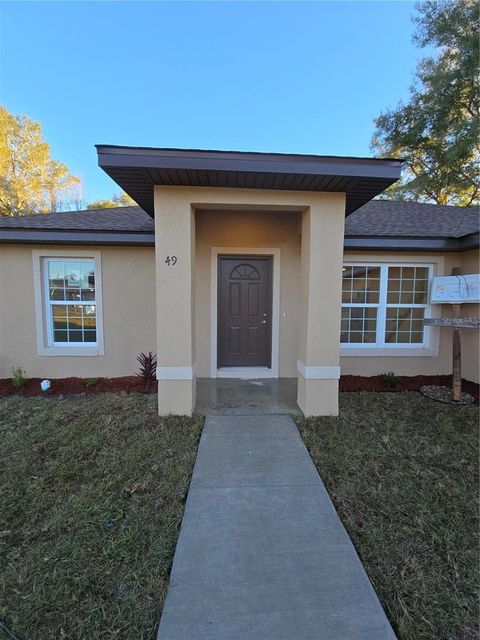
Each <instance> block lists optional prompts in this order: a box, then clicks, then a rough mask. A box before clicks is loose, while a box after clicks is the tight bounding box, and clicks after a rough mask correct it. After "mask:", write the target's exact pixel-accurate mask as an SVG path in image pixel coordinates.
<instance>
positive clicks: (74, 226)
mask: <svg viewBox="0 0 480 640" xmlns="http://www.w3.org/2000/svg"><path fill="white" fill-rule="evenodd" d="M0 228H4V229H11V230H14V229H18V230H27V229H28V230H32V231H33V230H36V231H45V232H48V231H70V232H72V231H73V232H74V231H79V232H82V233H83V234H84V233H88V232H114V233H115V232H117V233H130V232H131V233H154V231H155V223H154V221H153V220H152V218H151V217H150V216H149V215H148V214H147V213H146V212H145V211H144V210H143V209H141V208H140V207H116V208H113V209H90V210H84V211H69V212H65V213H48V214H44V215H34V216H19V217H15V218H9V217H0ZM479 229H480V219H479V209H478V208H477V207H451V206H442V205H436V204H421V203H416V202H399V201H391V200H372V201H371V202H368V203H367V204H365V205H363V207H361V208H360V209H358V210H357V211H355V212H354V213H352V214H351V215H350V216H348V217H347V219H346V224H345V236H347V237H373V238H375V237H398V238H408V237H416V238H434V237H435V238H461V237H462V236H465V235H468V234H471V233H475V232H478V231H479Z"/></svg>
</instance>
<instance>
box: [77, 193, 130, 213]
mask: <svg viewBox="0 0 480 640" xmlns="http://www.w3.org/2000/svg"><path fill="white" fill-rule="evenodd" d="M136 206H137V203H136V202H135V200H133V198H131V197H130V196H129V195H128V193H117V194H114V195H113V196H112V198H111V199H110V200H108V199H107V200H95V201H94V202H89V203H88V204H87V209H113V208H114V207H136Z"/></svg>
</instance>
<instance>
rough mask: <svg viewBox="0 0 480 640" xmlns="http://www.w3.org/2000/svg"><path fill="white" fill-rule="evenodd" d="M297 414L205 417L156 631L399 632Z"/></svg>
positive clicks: (301, 639) (204, 635)
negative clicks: (339, 511)
mask: <svg viewBox="0 0 480 640" xmlns="http://www.w3.org/2000/svg"><path fill="white" fill-rule="evenodd" d="M394 639H395V635H394V633H393V631H392V629H391V627H390V625H389V623H388V621H387V619H386V617H385V614H384V612H383V610H382V608H381V606H380V604H379V602H378V599H377V596H376V594H375V592H374V590H373V588H372V586H371V584H370V582H369V580H368V578H367V575H366V573H365V571H364V569H363V566H362V564H361V563H360V560H359V559H358V556H357V554H356V552H355V549H354V547H353V545H352V543H351V541H350V539H349V537H348V535H347V533H346V531H345V529H344V528H343V526H342V524H341V522H340V520H339V518H338V516H337V514H336V512H335V509H334V507H333V505H332V503H331V501H330V498H329V497H328V495H327V492H326V490H325V488H324V485H323V483H322V481H321V480H320V478H319V476H318V473H317V471H316V468H315V466H314V464H313V462H312V460H311V458H310V456H309V454H308V452H307V450H306V448H305V446H304V444H303V442H302V440H301V438H300V435H299V433H298V430H297V428H296V426H295V424H294V423H293V421H292V419H291V418H290V417H288V416H215V417H209V418H207V420H206V424H205V428H204V431H203V434H202V438H201V441H200V447H199V451H198V455H197V461H196V463H195V468H194V472H193V478H192V483H191V487H190V491H189V494H188V499H187V504H186V509H185V516H184V519H183V523H182V528H181V533H180V537H179V540H178V544H177V549H176V553H175V559H174V562H173V568H172V574H171V577H170V585H169V589H168V594H167V598H166V602H165V606H164V610H163V615H162V619H161V622H160V628H159V632H158V640H394Z"/></svg>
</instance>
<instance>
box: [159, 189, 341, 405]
mask: <svg viewBox="0 0 480 640" xmlns="http://www.w3.org/2000/svg"><path fill="white" fill-rule="evenodd" d="M205 210H206V211H211V212H213V211H216V212H217V213H216V215H217V218H218V216H220V215H221V214H222V212H223V213H225V212H228V211H229V212H231V213H230V214H229V215H230V216H232V215H234V214H239V212H241V211H250V212H252V214H249V215H250V219H251V220H252V221H253V212H255V213H257V214H258V216H261V215H266V213H267V211H270V212H272V213H273V214H274V218H273V219H271V220H270V223H269V225H266V224H265V220H263V221H262V220H261V218H260V217H258V216H257V218H256V219H255V221H254V223H253V224H254V228H248V223H246V222H245V219H243V220H242V221H240V222H239V220H240V218H238V217H237V218H235V219H234V218H231V221H232V223H235V224H237V226H238V225H240V227H241V228H240V230H239V232H238V233H236V234H234V233H233V231H234V229H227V227H226V226H225V225H223V224H222V223H221V222H218V221H217V223H214V222H213V221H212V220H213V218H212V217H210V218H209V219H207V218H206V217H205V218H204V220H203V222H202V217H201V214H200V212H201V211H205ZM344 210H345V194H339V193H316V192H315V193H306V192H284V191H272V190H254V189H252V190H250V189H227V188H222V189H216V188H195V187H185V188H180V187H165V186H161V187H160V186H157V187H155V220H156V221H155V234H156V255H157V260H156V269H157V284H156V291H157V345H158V361H159V370H158V372H159V376H160V375H161V376H162V378H159V412H160V413H161V414H164V413H169V412H170V411H173V410H174V408H175V410H178V408H179V407H180V408H182V409H184V410H185V413H188V412H189V411H190V407H192V406H193V404H192V398H193V394H194V391H191V389H190V387H189V385H188V384H184V382H185V380H186V379H187V378H188V377H189V376H190V377H191V380H192V381H193V382H194V380H195V375H196V373H197V374H199V375H209V368H210V355H209V351H210V346H211V344H210V332H211V329H210V322H209V315H210V313H209V308H208V305H209V304H211V301H210V296H209V295H208V293H209V292H208V287H209V284H208V282H209V280H210V274H211V256H209V253H210V248H211V246H212V244H215V245H224V246H225V245H229V244H232V245H233V246H234V247H238V246H241V243H242V242H244V243H245V244H244V245H243V246H246V244H247V243H248V245H249V246H250V247H251V248H254V247H260V248H262V247H263V248H267V247H270V246H272V245H273V244H274V242H273V241H272V236H273V237H275V238H276V239H275V243H276V242H281V243H283V244H284V249H285V253H286V255H287V256H288V255H289V258H288V260H289V261H290V262H291V263H292V264H294V262H295V260H296V261H297V264H298V241H295V243H296V244H297V247H296V248H294V246H293V243H292V242H291V241H290V242H287V243H285V239H286V236H285V231H286V230H285V229H283V230H281V229H280V226H281V225H280V224H279V225H278V226H279V228H278V230H277V229H276V227H277V223H276V220H277V219H278V220H280V217H281V216H282V215H283V214H284V212H286V211H290V212H293V211H295V212H301V213H302V227H301V229H302V234H303V237H304V238H305V237H306V233H308V235H309V240H308V242H302V243H301V244H300V262H301V267H300V270H298V269H297V272H296V273H295V272H294V270H292V271H291V272H290V277H292V278H294V279H297V278H298V275H300V282H299V285H300V286H299V291H300V300H302V299H303V300H307V301H308V302H307V304H300V305H298V312H297V316H296V318H297V320H296V322H293V321H291V320H292V319H293V318H294V317H295V316H294V315H292V316H290V317H289V318H288V322H286V323H284V326H283V328H282V329H281V330H280V333H281V334H282V338H281V340H282V341H283V349H281V353H280V362H281V365H280V366H281V369H280V371H281V373H280V375H295V373H294V372H295V368H296V359H297V357H299V358H301V359H302V362H303V366H305V365H306V366H307V367H315V368H317V371H313V370H311V371H308V372H306V375H307V376H308V378H309V381H308V384H306V385H301V388H302V389H303V390H304V391H305V393H303V394H301V395H299V397H298V402H299V404H300V407H301V408H302V409H303V410H304V412H306V413H307V414H317V415H319V414H335V413H336V412H337V406H338V405H337V397H336V396H337V394H336V393H334V394H331V393H330V391H331V390H332V387H335V388H336V386H337V384H338V380H336V379H335V380H334V382H333V383H332V380H331V379H329V377H335V376H337V375H338V360H339V345H338V334H339V318H340V305H339V301H340V291H341V260H342V251H343V224H344ZM192 212H195V213H196V214H197V215H196V216H195V219H193V217H192ZM197 218H198V219H197ZM218 219H219V218H218ZM202 225H203V227H204V228H203V227H202ZM217 226H220V227H221V228H220V229H219V232H218V234H217V232H216V227H217ZM267 226H268V228H267ZM196 227H198V228H197V230H196V231H195V228H196ZM297 228H298V226H297V224H295V233H296V234H297V233H298V231H297ZM247 231H248V238H247V235H246V234H245V232H247ZM193 233H195V236H196V239H198V241H199V242H198V246H193V245H192V242H191V240H192V235H193ZM207 233H211V234H212V236H213V237H211V238H209V239H208V240H207V236H206V234H207ZM242 233H243V234H244V235H242ZM257 234H258V235H257ZM277 234H278V235H277ZM260 239H261V241H260ZM266 242H267V244H266ZM265 244H266V246H265ZM272 248H275V247H272ZM197 252H198V253H199V256H198V257H195V254H196V253H197ZM168 254H170V255H171V254H174V255H177V256H179V264H180V261H182V266H181V268H180V269H176V268H175V269H171V270H169V269H168V268H166V267H165V255H168ZM295 255H296V257H295ZM287 264H288V262H287ZM287 273H288V271H287V270H286V269H285V268H284V269H283V273H282V270H281V273H280V282H283V286H284V299H283V302H281V309H280V314H281V317H282V318H283V311H282V304H283V305H284V308H287V309H292V314H295V310H294V309H293V306H294V301H295V300H298V298H296V299H295V297H294V295H295V294H294V292H293V290H292V287H291V286H290V287H288V288H287V289H286V288H285V287H286V284H288V283H286V281H285V279H286V277H287V276H286V274H287ZM190 274H191V275H190ZM316 281H318V282H319V296H313V297H312V296H311V293H312V292H313V290H314V283H315V282H316ZM324 281H325V282H324ZM296 282H298V279H297V280H296ZM195 291H196V292H197V293H196V294H195ZM322 294H323V295H322ZM192 296H194V299H193V301H192ZM164 301H170V302H171V303H172V301H174V302H173V303H174V304H175V305H176V307H177V309H176V313H175V312H174V311H172V310H164V309H163V306H162V305H163V304H164ZM289 314H290V311H289ZM319 314H320V316H321V317H320V318H319V317H318V315H319ZM285 319H286V317H285ZM295 325H296V326H297V331H298V332H299V335H301V339H300V341H299V340H298V339H296V337H295V335H294V334H295ZM316 333H318V335H321V336H322V339H321V340H318V339H317V338H316V337H315V336H316ZM174 345H177V346H176V347H175V348H174ZM195 345H198V349H197V348H196V347H195ZM293 345H294V346H293ZM162 347H163V349H164V351H163V350H162ZM294 353H296V354H298V356H294V359H293V362H292V355H293V354H294ZM322 367H323V368H324V370H323V369H322V371H320V368H322ZM290 372H291V373H290ZM317 373H318V378H315V376H316V374H317ZM330 374H331V376H330ZM314 378H315V380H314ZM162 380H168V381H169V383H171V384H169V389H170V391H169V394H166V393H162V391H161V388H162ZM327 387H328V389H327ZM192 388H194V385H192ZM314 396H315V397H314ZM318 397H323V398H325V401H324V402H322V406H321V407H319V406H318V403H316V402H315V398H318Z"/></svg>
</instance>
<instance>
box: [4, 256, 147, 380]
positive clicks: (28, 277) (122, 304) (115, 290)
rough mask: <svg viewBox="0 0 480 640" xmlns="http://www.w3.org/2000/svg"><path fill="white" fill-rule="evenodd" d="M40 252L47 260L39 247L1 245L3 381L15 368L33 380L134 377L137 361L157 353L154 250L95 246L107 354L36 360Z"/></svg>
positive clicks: (37, 357)
mask: <svg viewBox="0 0 480 640" xmlns="http://www.w3.org/2000/svg"><path fill="white" fill-rule="evenodd" d="M54 248H55V250H56V251H58V250H59V249H62V250H65V252H66V254H67V255H71V252H72V250H73V251H74V247H72V246H65V247H62V246H59V245H55V247H54ZM38 249H42V250H45V253H46V254H47V255H48V251H49V248H48V247H42V246H39V245H0V378H5V377H10V374H11V368H12V367H16V366H22V367H24V368H25V369H26V372H27V375H28V376H30V377H48V378H56V377H57V378H58V377H67V376H81V377H95V376H123V375H133V374H135V373H136V372H137V371H138V363H137V362H136V356H137V355H138V354H139V353H140V352H142V351H145V352H147V351H155V348H156V336H155V261H154V250H153V248H143V247H95V251H96V252H98V251H99V252H100V253H101V263H102V285H103V325H104V355H103V356H78V357H72V356H61V357H60V356H39V355H37V339H36V331H35V301H34V284H33V264H32V251H33V250H38ZM82 250H85V247H82Z"/></svg>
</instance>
